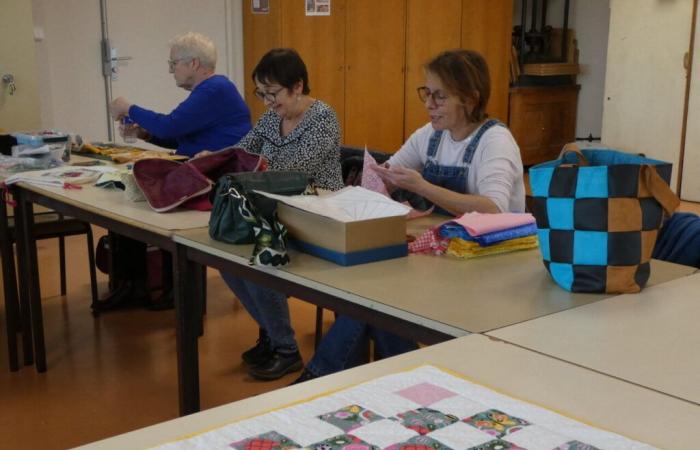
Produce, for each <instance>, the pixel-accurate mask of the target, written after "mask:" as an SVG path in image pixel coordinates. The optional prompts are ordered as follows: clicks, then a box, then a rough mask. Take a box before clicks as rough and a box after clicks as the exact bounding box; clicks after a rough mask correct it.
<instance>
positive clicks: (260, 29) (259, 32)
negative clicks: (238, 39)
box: [243, 0, 282, 125]
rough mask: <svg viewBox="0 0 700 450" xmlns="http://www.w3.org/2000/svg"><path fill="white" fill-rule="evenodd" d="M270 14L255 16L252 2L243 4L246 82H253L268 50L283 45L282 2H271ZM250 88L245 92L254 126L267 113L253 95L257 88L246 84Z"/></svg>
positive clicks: (273, 0) (280, 0) (251, 84)
mask: <svg viewBox="0 0 700 450" xmlns="http://www.w3.org/2000/svg"><path fill="white" fill-rule="evenodd" d="M269 1H270V12H269V13H267V14H253V12H252V10H251V6H252V2H250V1H244V2H243V36H245V37H244V39H243V61H244V62H243V65H244V66H245V77H246V81H247V80H251V78H250V75H251V74H252V73H253V69H254V68H255V66H256V65H257V64H258V61H260V58H261V57H262V56H263V55H264V54H265V53H267V51H268V50H270V49H273V48H276V47H280V46H281V44H282V11H281V9H282V0H269ZM246 86H249V87H248V88H247V89H246V90H245V101H246V103H247V104H248V107H250V114H251V116H252V117H251V119H252V120H253V125H255V122H256V121H257V120H258V119H259V118H260V115H261V114H262V113H263V112H265V105H264V104H263V102H261V101H260V100H258V99H257V98H256V97H255V95H253V89H254V88H255V86H254V85H253V83H252V80H251V82H250V83H248V82H246Z"/></svg>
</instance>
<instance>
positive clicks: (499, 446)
mask: <svg viewBox="0 0 700 450" xmlns="http://www.w3.org/2000/svg"><path fill="white" fill-rule="evenodd" d="M469 450H525V449H524V448H522V447H518V446H517V445H515V444H512V443H510V442H507V441H502V440H500V439H496V440H493V441H489V442H487V443H485V444H481V445H477V446H476V447H470V448H469Z"/></svg>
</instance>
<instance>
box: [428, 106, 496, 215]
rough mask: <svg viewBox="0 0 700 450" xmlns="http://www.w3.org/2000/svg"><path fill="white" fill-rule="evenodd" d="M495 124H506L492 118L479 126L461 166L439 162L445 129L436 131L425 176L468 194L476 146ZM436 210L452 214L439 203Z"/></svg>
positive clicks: (439, 212) (431, 181) (447, 187)
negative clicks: (468, 178)
mask: <svg viewBox="0 0 700 450" xmlns="http://www.w3.org/2000/svg"><path fill="white" fill-rule="evenodd" d="M493 126H501V127H502V126H505V125H503V124H502V123H501V122H499V121H498V120H495V119H490V120H487V121H486V122H485V123H484V124H483V125H482V126H481V127H479V129H478V130H477V132H476V135H475V136H474V138H472V140H471V141H470V142H469V145H468V146H467V149H466V151H465V152H464V159H463V160H462V165H461V166H441V165H439V164H438V163H437V151H438V147H439V146H440V138H442V133H443V130H437V131H434V132H433V134H432V136H430V141H429V142H428V161H427V162H426V163H425V167H423V172H422V175H423V178H424V179H425V180H426V181H428V182H430V183H432V184H434V185H436V186H440V187H444V188H445V189H449V190H451V191H453V192H457V193H459V194H467V177H468V176H469V166H471V164H472V159H473V158H474V153H475V152H476V148H477V147H478V146H479V141H480V140H481V136H483V135H484V133H486V131H487V130H488V129H489V128H491V127H493ZM434 212H436V213H438V214H444V215H448V216H451V215H452V214H450V213H449V212H447V211H445V210H444V209H442V208H440V207H439V206H437V205H436V206H435V210H434Z"/></svg>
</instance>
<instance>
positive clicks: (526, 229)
mask: <svg viewBox="0 0 700 450" xmlns="http://www.w3.org/2000/svg"><path fill="white" fill-rule="evenodd" d="M439 232H440V236H441V237H443V238H448V239H451V238H460V239H464V240H465V241H473V242H476V243H477V244H479V245H481V246H482V247H486V246H489V245H493V244H498V243H499V242H503V241H507V240H509V239H515V238H519V237H524V236H532V235H533V234H536V233H537V225H536V224H534V223H530V224H527V225H521V226H519V227H513V228H508V229H505V230H500V231H493V232H491V233H486V234H482V235H481V236H470V235H469V233H467V230H465V229H464V227H462V226H461V225H459V224H457V223H455V222H448V223H446V224H443V225H441V226H440V230H439Z"/></svg>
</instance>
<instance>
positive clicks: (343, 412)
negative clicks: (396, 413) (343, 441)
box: [318, 405, 384, 433]
mask: <svg viewBox="0 0 700 450" xmlns="http://www.w3.org/2000/svg"><path fill="white" fill-rule="evenodd" d="M318 418H319V419H321V420H323V421H324V422H328V423H330V424H332V425H335V426H336V427H338V428H340V429H341V430H343V431H345V432H346V433H347V432H348V431H351V430H354V429H355V428H358V427H361V426H363V425H366V424H368V423H372V422H374V421H377V420H380V419H383V418H384V417H382V416H380V415H379V414H377V413H375V412H373V411H370V410H369V409H365V408H363V407H362V406H360V405H350V406H346V407H345V408H341V409H339V410H337V411H333V412H329V413H326V414H322V415H320V416H318Z"/></svg>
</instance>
